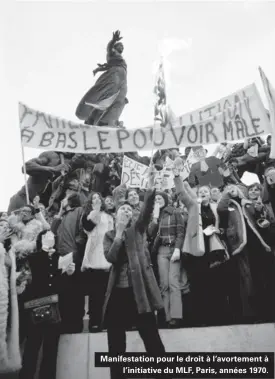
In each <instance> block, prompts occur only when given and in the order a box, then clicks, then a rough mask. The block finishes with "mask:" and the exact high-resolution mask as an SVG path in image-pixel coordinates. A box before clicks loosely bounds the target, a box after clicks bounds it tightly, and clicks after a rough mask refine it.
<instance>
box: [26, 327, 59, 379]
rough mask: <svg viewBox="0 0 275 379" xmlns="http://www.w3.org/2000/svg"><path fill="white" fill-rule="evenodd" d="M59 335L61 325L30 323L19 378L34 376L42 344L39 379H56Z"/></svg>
mask: <svg viewBox="0 0 275 379" xmlns="http://www.w3.org/2000/svg"><path fill="white" fill-rule="evenodd" d="M59 336H60V328H59V325H48V326H42V325H39V326H38V325H31V324H30V323H29V325H28V329H27V338H26V343H25V348H24V354H23V360H22V369H21V371H20V374H19V379H33V378H34V376H35V372H36V366H37V361H38V355H39V351H40V348H41V345H42V344H43V347H42V349H43V355H42V362H41V366H40V371H39V379H55V377H56V361H57V351H58V342H59Z"/></svg>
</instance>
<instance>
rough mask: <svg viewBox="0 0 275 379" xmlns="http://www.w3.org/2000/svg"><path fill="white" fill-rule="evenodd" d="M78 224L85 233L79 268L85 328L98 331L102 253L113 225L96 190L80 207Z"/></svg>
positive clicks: (104, 278) (104, 267) (105, 267)
mask: <svg viewBox="0 0 275 379" xmlns="http://www.w3.org/2000/svg"><path fill="white" fill-rule="evenodd" d="M82 225H83V228H84V230H85V232H86V233H87V236H88V240H87V243H86V248H85V253H84V258H83V262H82V266H81V271H83V272H85V274H84V285H85V287H86V288H85V289H84V290H85V291H86V293H87V294H88V295H89V331H90V332H96V331H99V330H100V328H99V326H100V322H101V316H102V307H103V303H104V295H105V292H106V288H107V284H108V278H109V271H110V267H111V265H110V263H109V262H107V260H106V258H105V256H104V248H103V240H104V236H105V233H107V232H108V231H110V230H112V229H113V228H114V220H113V216H112V215H111V214H110V213H109V212H106V206H105V202H104V200H103V198H102V197H101V195H100V194H99V193H97V192H94V193H91V195H90V196H89V198H88V201H87V203H86V206H85V208H84V213H83V216H82Z"/></svg>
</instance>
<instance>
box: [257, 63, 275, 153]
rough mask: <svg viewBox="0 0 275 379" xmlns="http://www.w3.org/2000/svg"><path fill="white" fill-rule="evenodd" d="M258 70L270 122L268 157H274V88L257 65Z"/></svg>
mask: <svg viewBox="0 0 275 379" xmlns="http://www.w3.org/2000/svg"><path fill="white" fill-rule="evenodd" d="M259 72H260V75H261V79H262V83H263V87H264V91H265V95H266V97H267V100H268V107H269V115H270V124H271V134H272V138H271V151H270V155H269V157H270V158H271V159H275V89H274V88H273V87H272V85H271V83H270V81H269V80H268V78H267V76H266V75H265V73H264V71H263V69H262V68H261V67H259Z"/></svg>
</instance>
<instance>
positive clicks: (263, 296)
mask: <svg viewBox="0 0 275 379" xmlns="http://www.w3.org/2000/svg"><path fill="white" fill-rule="evenodd" d="M218 213H219V215H220V218H221V225H222V226H223V228H224V229H225V235H226V241H227V246H228V249H229V253H230V254H231V256H232V264H233V265H234V270H235V276H234V277H235V281H234V283H235V286H237V287H235V292H234V293H233V294H232V297H231V300H232V301H234V304H235V306H236V308H235V311H236V316H237V318H240V317H243V318H244V319H250V320H253V321H268V320H270V319H273V320H274V276H275V270H274V255H273V254H272V253H271V248H270V246H269V245H268V243H267V240H268V238H267V235H268V227H267V228H262V227H261V226H260V225H259V223H257V214H256V210H255V205H254V204H253V203H252V202H251V201H249V200H247V199H245V197H244V195H243V193H242V192H241V191H240V189H239V188H238V187H237V186H235V185H230V186H229V187H227V188H226V191H225V194H224V195H223V197H222V199H221V201H220V203H219V205H218ZM236 272H238V273H239V275H236ZM232 284H233V283H232ZM232 289H233V287H232ZM238 293H239V296H238Z"/></svg>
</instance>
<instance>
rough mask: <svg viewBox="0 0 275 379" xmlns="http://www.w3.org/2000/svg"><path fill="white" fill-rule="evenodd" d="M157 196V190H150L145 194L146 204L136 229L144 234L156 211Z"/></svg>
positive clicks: (142, 208) (143, 206)
mask: <svg viewBox="0 0 275 379" xmlns="http://www.w3.org/2000/svg"><path fill="white" fill-rule="evenodd" d="M155 196H156V190H155V189H149V190H147V191H146V193H145V198H144V203H143V205H142V207H141V211H140V214H139V216H138V219H137V222H136V227H137V228H138V229H139V231H140V232H141V233H144V232H145V230H147V228H148V226H149V223H150V220H151V216H152V213H153V209H154V203H155Z"/></svg>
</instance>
